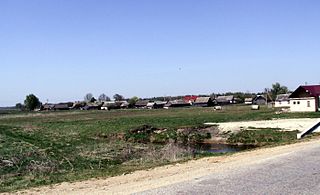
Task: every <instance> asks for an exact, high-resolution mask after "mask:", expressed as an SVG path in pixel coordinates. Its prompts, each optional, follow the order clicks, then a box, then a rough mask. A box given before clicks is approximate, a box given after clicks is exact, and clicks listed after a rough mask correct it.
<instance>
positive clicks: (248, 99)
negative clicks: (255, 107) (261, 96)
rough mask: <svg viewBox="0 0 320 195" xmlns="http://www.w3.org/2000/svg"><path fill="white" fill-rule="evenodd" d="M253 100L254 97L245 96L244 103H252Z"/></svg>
mask: <svg viewBox="0 0 320 195" xmlns="http://www.w3.org/2000/svg"><path fill="white" fill-rule="evenodd" d="M252 101H253V98H245V99H244V104H245V105H252Z"/></svg>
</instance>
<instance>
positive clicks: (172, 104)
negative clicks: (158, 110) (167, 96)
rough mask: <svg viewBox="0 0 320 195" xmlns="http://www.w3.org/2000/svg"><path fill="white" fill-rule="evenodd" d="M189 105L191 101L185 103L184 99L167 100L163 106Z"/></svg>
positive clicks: (177, 106)
mask: <svg viewBox="0 0 320 195" xmlns="http://www.w3.org/2000/svg"><path fill="white" fill-rule="evenodd" d="M187 106H191V103H186V102H185V101H184V100H173V101H169V102H168V103H166V104H165V105H164V108H166V109H168V108H179V107H187Z"/></svg>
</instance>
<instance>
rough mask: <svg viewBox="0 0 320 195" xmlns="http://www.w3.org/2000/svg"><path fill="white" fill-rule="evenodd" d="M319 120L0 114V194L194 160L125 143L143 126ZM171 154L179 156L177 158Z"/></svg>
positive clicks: (178, 112)
mask: <svg viewBox="0 0 320 195" xmlns="http://www.w3.org/2000/svg"><path fill="white" fill-rule="evenodd" d="M300 117H320V114H319V113H284V114H275V110H273V109H267V108H262V109H261V110H259V111H252V110H250V107H247V106H229V107H224V109H223V110H221V111H215V110H213V109H212V108H181V109H171V110H170V109H169V110H164V109H162V110H114V111H65V112H43V113H23V114H16V113H14V114H7V113H6V114H0V192H4V191H12V190H17V189H22V188H28V187H34V186H39V185H47V184H53V183H58V182H62V181H75V180H83V179H88V178H92V177H109V176H113V175H119V174H124V173H128V172H131V171H134V170H137V169H144V168H147V167H154V166H158V165H162V164H167V163H170V162H173V161H177V160H187V159H189V158H191V156H190V155H188V154H189V153H188V151H180V150H179V149H178V148H174V147H175V146H173V145H172V146H170V145H166V146H158V145H152V144H143V143H133V142H125V141H124V140H121V139H118V138H117V136H118V135H119V133H124V132H126V131H128V130H130V129H133V128H136V127H139V126H141V125H145V124H148V125H151V126H153V127H158V128H167V129H171V130H175V129H177V128H181V127H195V126H200V125H202V124H203V123H205V122H227V121H246V120H268V119H272V118H300ZM172 151H176V153H173V152H172Z"/></svg>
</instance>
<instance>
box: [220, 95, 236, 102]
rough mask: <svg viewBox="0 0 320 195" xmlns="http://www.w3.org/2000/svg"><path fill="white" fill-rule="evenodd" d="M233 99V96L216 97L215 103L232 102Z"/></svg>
mask: <svg viewBox="0 0 320 195" xmlns="http://www.w3.org/2000/svg"><path fill="white" fill-rule="evenodd" d="M233 99H234V97H233V95H226V96H225V95H223V96H218V97H217V98H216V101H217V102H225V101H232V100H233Z"/></svg>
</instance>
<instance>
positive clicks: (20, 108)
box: [16, 103, 24, 110]
mask: <svg viewBox="0 0 320 195" xmlns="http://www.w3.org/2000/svg"><path fill="white" fill-rule="evenodd" d="M16 109H18V110H24V105H23V104H21V103H17V104H16Z"/></svg>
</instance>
